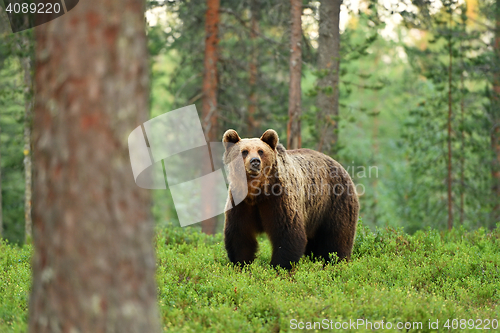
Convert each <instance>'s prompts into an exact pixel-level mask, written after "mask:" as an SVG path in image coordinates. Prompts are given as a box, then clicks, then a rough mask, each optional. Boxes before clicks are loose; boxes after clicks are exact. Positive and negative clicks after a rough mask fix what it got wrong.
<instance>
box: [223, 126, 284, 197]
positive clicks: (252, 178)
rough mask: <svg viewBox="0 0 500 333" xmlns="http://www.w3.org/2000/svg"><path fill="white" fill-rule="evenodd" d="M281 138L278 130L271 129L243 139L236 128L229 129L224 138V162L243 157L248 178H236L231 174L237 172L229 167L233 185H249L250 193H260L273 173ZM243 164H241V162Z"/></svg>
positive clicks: (227, 162)
mask: <svg viewBox="0 0 500 333" xmlns="http://www.w3.org/2000/svg"><path fill="white" fill-rule="evenodd" d="M278 142H279V138H278V133H276V131H274V130H272V129H269V130H267V131H265V132H264V134H262V136H261V137H260V138H252V139H241V138H240V137H239V135H238V133H237V132H236V131H235V130H232V129H230V130H227V131H226V133H224V137H223V138H222V143H223V144H224V147H225V153H224V163H225V164H226V165H231V164H230V162H231V161H233V160H234V159H235V158H243V165H244V168H245V174H246V179H235V177H232V176H231V175H232V174H233V175H234V174H236V173H235V172H232V171H231V168H229V180H230V182H231V186H232V187H233V188H234V187H240V186H248V192H249V194H254V195H255V194H256V192H258V193H259V194H260V192H261V190H260V189H261V188H262V187H263V186H265V185H266V184H268V183H269V181H270V179H269V178H270V177H271V175H272V173H273V170H274V167H275V164H276V158H277V150H276V147H277V146H278ZM240 165H241V164H240Z"/></svg>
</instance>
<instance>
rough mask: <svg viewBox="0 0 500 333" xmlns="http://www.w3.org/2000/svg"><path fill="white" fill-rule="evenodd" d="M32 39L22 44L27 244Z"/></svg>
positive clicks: (29, 230)
mask: <svg viewBox="0 0 500 333" xmlns="http://www.w3.org/2000/svg"><path fill="white" fill-rule="evenodd" d="M30 43H31V41H30V40H29V38H28V37H27V36H26V33H24V35H23V37H22V40H21V44H22V46H23V49H24V50H28V51H27V53H28V54H27V55H26V56H25V57H24V58H22V59H21V65H22V68H23V72H24V96H25V97H24V98H25V102H24V134H23V137H24V160H23V163H24V225H25V228H24V229H25V230H24V231H25V234H24V236H25V237H24V239H25V243H26V244H30V243H31V240H32V235H33V233H32V224H33V223H32V219H31V196H32V195H31V194H32V180H31V178H32V161H31V126H32V116H33V115H32V114H33V72H32V63H33V60H32V55H31V52H30V51H29V47H30Z"/></svg>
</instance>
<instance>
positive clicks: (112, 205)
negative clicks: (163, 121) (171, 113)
mask: <svg viewBox="0 0 500 333" xmlns="http://www.w3.org/2000/svg"><path fill="white" fill-rule="evenodd" d="M36 41H37V43H36V45H37V46H36V74H35V95H36V100H35V112H34V122H33V123H34V128H33V149H34V161H35V168H34V192H33V194H34V200H33V241H34V246H35V253H34V259H33V265H32V267H33V286H32V291H31V297H30V304H29V311H30V315H29V330H30V332H37V333H43V332H94V333H99V332H159V321H158V319H159V316H158V312H157V302H156V285H155V258H154V250H153V246H152V241H153V223H152V219H151V217H150V212H149V208H150V205H149V202H150V197H149V196H150V195H149V191H148V190H144V189H141V188H139V187H138V186H136V184H135V182H134V178H133V174H132V169H131V165H130V160H129V154H128V147H127V138H128V135H129V134H130V133H131V131H132V130H133V129H134V128H135V127H137V126H139V125H140V124H142V123H143V122H144V121H145V120H147V115H148V99H149V73H148V54H147V49H146V36H145V27H144V2H143V1H141V0H100V1H97V0H87V1H80V3H79V4H78V6H77V7H76V8H75V9H73V10H72V11H71V13H68V14H66V15H65V16H64V17H61V18H59V19H56V20H53V21H50V22H48V23H46V24H44V25H41V26H39V27H37V29H36Z"/></svg>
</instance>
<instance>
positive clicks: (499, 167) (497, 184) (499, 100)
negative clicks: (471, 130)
mask: <svg viewBox="0 0 500 333" xmlns="http://www.w3.org/2000/svg"><path fill="white" fill-rule="evenodd" d="M494 49H495V61H494V63H493V66H494V72H493V94H492V103H491V106H492V107H491V120H492V125H493V126H492V130H491V148H492V150H493V163H492V169H491V174H492V177H493V184H492V192H493V193H492V199H493V216H492V218H493V219H492V220H493V221H492V222H493V224H492V225H491V227H494V225H495V223H496V222H499V221H500V0H497V2H496V30H495V48H494Z"/></svg>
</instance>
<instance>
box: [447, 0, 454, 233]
mask: <svg viewBox="0 0 500 333" xmlns="http://www.w3.org/2000/svg"><path fill="white" fill-rule="evenodd" d="M449 10H450V36H449V39H448V51H449V64H448V177H447V178H448V181H447V183H448V230H451V229H452V228H453V196H452V191H451V190H452V181H453V177H452V171H453V170H452V166H451V162H452V151H451V121H452V116H453V113H452V102H453V99H452V93H451V89H452V70H453V67H452V64H453V53H452V44H451V37H452V36H451V28H452V25H451V23H452V22H451V20H452V9H451V7H450V8H449Z"/></svg>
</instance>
